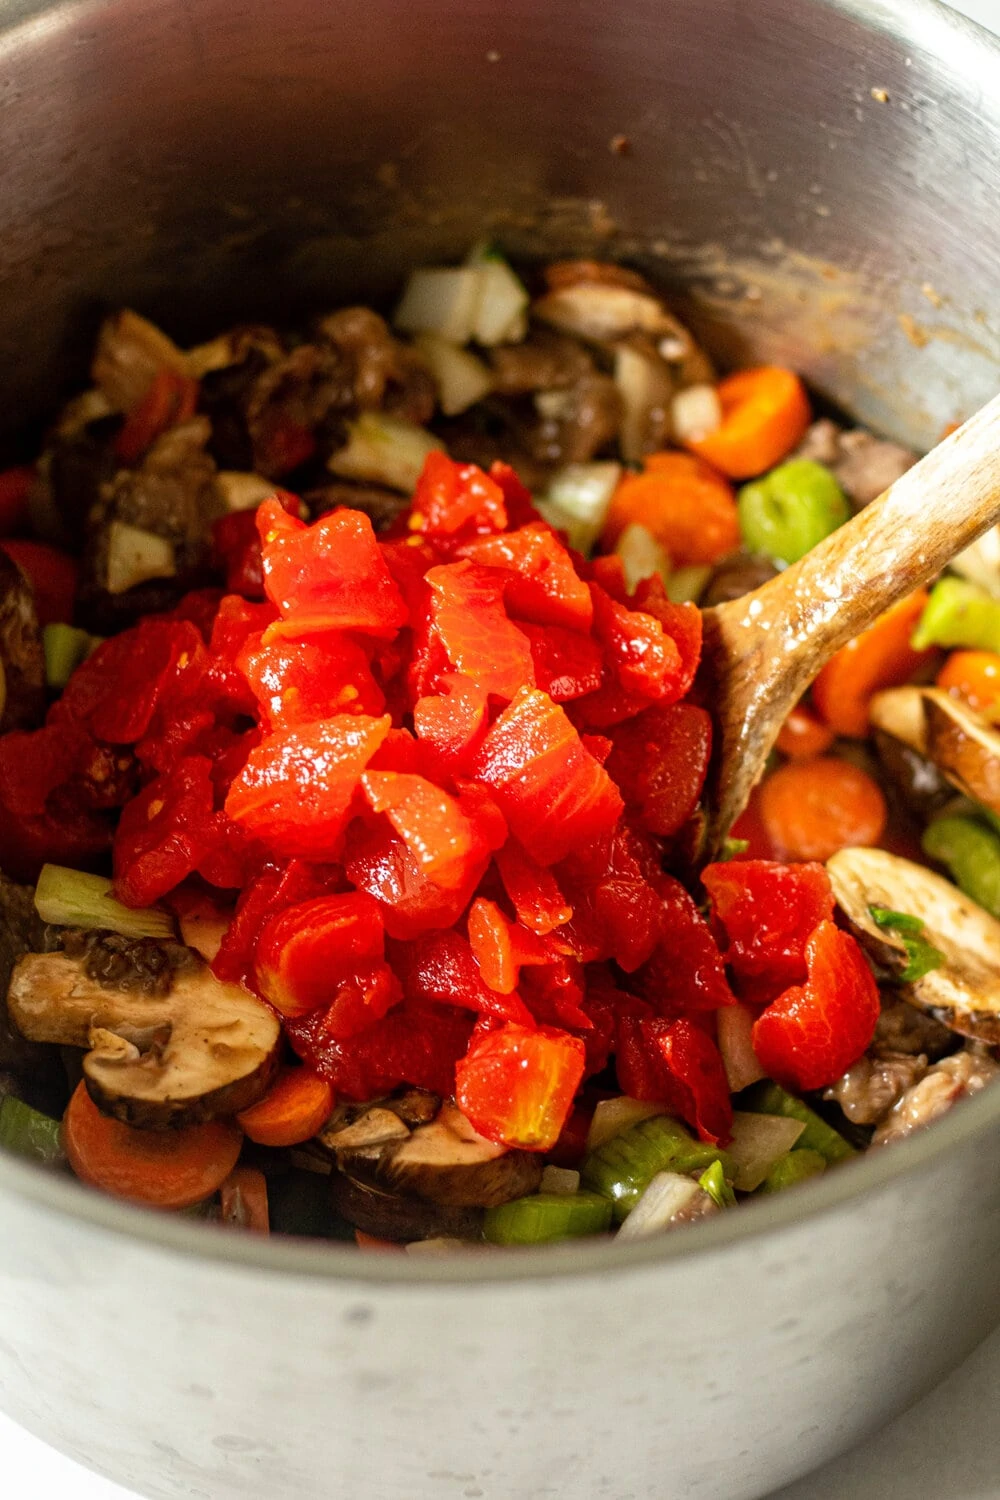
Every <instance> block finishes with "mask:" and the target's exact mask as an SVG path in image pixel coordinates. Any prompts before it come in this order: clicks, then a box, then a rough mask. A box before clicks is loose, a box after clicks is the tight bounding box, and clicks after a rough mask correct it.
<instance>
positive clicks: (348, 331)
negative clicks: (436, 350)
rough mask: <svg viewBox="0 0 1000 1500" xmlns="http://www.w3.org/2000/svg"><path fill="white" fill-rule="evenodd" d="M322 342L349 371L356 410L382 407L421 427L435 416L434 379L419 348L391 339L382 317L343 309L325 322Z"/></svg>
mask: <svg viewBox="0 0 1000 1500" xmlns="http://www.w3.org/2000/svg"><path fill="white" fill-rule="evenodd" d="M317 336H318V338H319V340H320V341H321V342H322V343H323V344H325V345H329V346H331V347H332V348H334V349H335V350H337V351H338V352H339V353H340V354H341V355H342V356H344V358H345V359H346V360H347V363H348V366H349V368H350V371H351V375H350V379H351V388H352V393H353V406H354V407H355V408H356V409H357V410H358V411H375V410H378V409H382V410H384V411H387V412H390V413H391V414H392V415H393V416H397V417H403V418H405V420H406V421H408V422H415V423H416V424H417V425H418V426H420V427H422V426H423V425H424V423H426V422H429V421H430V419H431V417H432V416H433V415H434V407H435V404H436V387H435V384H434V379H433V376H432V375H431V373H430V371H429V370H428V368H427V366H426V365H425V364H424V362H423V360H422V359H421V357H420V355H419V354H418V353H417V351H416V350H415V349H412V348H410V347H409V345H407V344H402V343H400V341H399V340H398V339H396V338H394V337H393V335H392V334H391V333H390V331H389V327H388V325H387V324H386V322H385V320H384V319H383V318H380V317H379V315H378V313H374V312H372V310H371V309H370V308H368V307H344V308H341V309H340V311H339V312H335V313H331V314H330V315H329V316H328V317H326V318H323V319H322V320H321V321H320V323H319V325H318V330H317Z"/></svg>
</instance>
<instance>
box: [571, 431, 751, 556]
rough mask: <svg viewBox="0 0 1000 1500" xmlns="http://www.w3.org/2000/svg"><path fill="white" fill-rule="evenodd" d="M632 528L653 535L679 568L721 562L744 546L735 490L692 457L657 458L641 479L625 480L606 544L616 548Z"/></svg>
mask: <svg viewBox="0 0 1000 1500" xmlns="http://www.w3.org/2000/svg"><path fill="white" fill-rule="evenodd" d="M633 523H637V524H638V525H640V526H645V528H646V530H647V531H651V532H652V534H653V536H654V537H655V538H656V540H657V541H658V542H659V544H660V546H661V547H663V548H665V549H666V551H667V553H668V555H669V557H670V561H671V562H672V563H673V564H674V566H675V567H680V568H686V567H689V566H691V565H693V564H698V563H714V562H717V561H718V559H719V558H720V557H725V556H726V554H727V553H728V552H732V551H734V549H735V548H737V547H738V546H739V544H740V523H739V518H738V516H737V513H736V501H735V499H734V497H733V491H732V486H731V485H730V484H729V483H728V481H727V480H725V479H723V477H722V475H721V474H717V473H716V472H715V470H714V469H712V468H711V467H710V466H709V465H708V464H706V463H703V462H702V460H701V459H700V458H696V457H695V456H694V455H693V454H691V453H653V454H650V456H649V458H647V460H646V466H645V469H644V470H643V472H642V473H641V474H626V476H625V478H624V479H623V480H622V481H621V483H620V484H619V486H618V488H617V489H616V490H615V493H614V495H613V496H612V497H611V506H610V508H609V510H608V517H607V520H606V522H605V524H604V532H603V535H602V537H601V540H602V541H603V543H604V544H605V546H607V547H613V546H614V544H615V542H616V541H617V540H618V538H619V536H620V535H621V533H622V532H623V531H624V530H625V527H626V526H630V525H632V524H633Z"/></svg>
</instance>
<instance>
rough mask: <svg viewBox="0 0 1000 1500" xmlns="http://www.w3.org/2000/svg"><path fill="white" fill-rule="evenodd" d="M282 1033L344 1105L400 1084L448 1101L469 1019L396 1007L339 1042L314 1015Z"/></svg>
mask: <svg viewBox="0 0 1000 1500" xmlns="http://www.w3.org/2000/svg"><path fill="white" fill-rule="evenodd" d="M285 1030H286V1033H287V1036H288V1040H289V1041H290V1042H291V1044H292V1047H293V1048H294V1050H295V1051H296V1052H297V1053H298V1055H299V1057H301V1058H302V1059H303V1061H304V1062H307V1063H308V1064H309V1065H310V1067H312V1068H313V1069H314V1071H315V1072H317V1073H318V1074H319V1075H320V1077H321V1078H325V1079H326V1080H327V1082H328V1083H330V1084H332V1085H333V1087H334V1089H335V1090H336V1092H337V1093H338V1094H340V1095H343V1096H344V1097H346V1098H348V1099H374V1098H376V1097H377V1096H378V1095H379V1094H385V1093H388V1092H389V1090H390V1089H394V1088H398V1087H399V1086H400V1085H401V1084H404V1083H405V1084H410V1085H411V1086H412V1087H414V1088H421V1089H429V1090H430V1091H431V1092H432V1093H435V1094H443V1095H448V1094H450V1093H452V1092H453V1090H454V1087H455V1064H456V1062H457V1061H458V1059H459V1058H460V1057H461V1056H462V1055H463V1053H464V1052H465V1050H466V1048H467V1046H468V1044H469V1035H470V1033H471V1031H472V1017H471V1016H470V1015H469V1013H468V1011H464V1010H460V1009H458V1007H457V1006H454V1005H423V1006H418V1005H412V1006H411V1005H401V1006H397V1007H395V1008H394V1009H392V1010H390V1011H389V1013H388V1014H387V1015H386V1016H384V1017H383V1018H382V1020H380V1021H376V1022H374V1024H373V1025H371V1026H369V1027H367V1028H366V1029H365V1030H364V1031H362V1032H359V1033H357V1034H356V1035H354V1036H352V1037H347V1038H340V1037H337V1036H335V1035H334V1034H333V1032H332V1031H331V1029H330V1027H329V1026H328V1025H327V1016H326V1012H325V1011H324V1010H322V1009H319V1010H314V1011H312V1012H311V1013H310V1014H309V1015H308V1016H303V1017H301V1018H300V1019H298V1020H294V1021H289V1022H288V1023H287V1024H286V1027H285Z"/></svg>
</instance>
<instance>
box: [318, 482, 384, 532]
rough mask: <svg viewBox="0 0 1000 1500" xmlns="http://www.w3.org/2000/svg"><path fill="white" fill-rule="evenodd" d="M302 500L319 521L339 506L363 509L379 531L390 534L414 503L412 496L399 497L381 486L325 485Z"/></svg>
mask: <svg viewBox="0 0 1000 1500" xmlns="http://www.w3.org/2000/svg"><path fill="white" fill-rule="evenodd" d="M302 499H303V500H304V501H305V502H306V504H307V505H308V507H309V514H310V515H311V516H312V517H313V519H314V520H315V519H316V517H317V516H322V515H325V514H326V512H327V511H329V510H336V509H337V508H338V506H341V505H343V506H347V507H348V508H349V509H350V510H363V511H364V513H365V515H366V516H370V517H371V523H372V525H373V526H374V528H375V530H376V531H387V530H388V528H389V527H390V526H391V525H392V524H393V522H395V521H398V520H399V517H400V516H401V515H402V514H403V512H404V511H405V510H407V509H408V507H409V504H410V497H409V496H408V495H399V494H397V493H396V492H395V491H394V490H384V489H382V488H380V486H379V485H377V484H347V483H346V482H345V483H344V484H324V485H322V486H321V487H320V488H319V489H315V490H307V491H306V493H305V494H304V495H303V496H302Z"/></svg>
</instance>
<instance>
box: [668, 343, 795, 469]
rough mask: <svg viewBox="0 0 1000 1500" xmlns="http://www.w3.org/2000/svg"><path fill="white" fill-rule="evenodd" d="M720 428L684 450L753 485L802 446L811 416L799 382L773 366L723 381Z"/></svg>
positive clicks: (741, 372) (720, 384) (731, 376)
mask: <svg viewBox="0 0 1000 1500" xmlns="http://www.w3.org/2000/svg"><path fill="white" fill-rule="evenodd" d="M717 390H718V396H719V402H720V404H721V406H722V422H721V423H720V425H719V426H718V427H717V428H716V429H715V431H714V432H709V433H706V434H705V436H704V437H699V438H691V439H690V440H689V441H688V442H686V443H685V444H684V446H685V448H690V449H691V451H692V452H693V453H698V454H700V455H701V457H702V458H705V459H707V460H708V462H709V463H710V464H713V465H714V466H715V468H717V469H721V470H722V472H723V474H728V475H729V477H730V479H752V478H753V477H754V476H755V475H757V474H763V473H764V471H765V469H771V468H773V467H774V465H775V464H776V463H778V462H780V460H781V459H783V458H785V457H786V455H787V454H789V453H791V451H792V449H793V448H794V447H795V446H796V445H797V444H798V443H799V442H801V440H802V438H803V436H804V435H805V430H806V428H807V427H808V426H809V422H810V420H811V418H812V413H811V412H810V410H809V398H808V396H807V395H806V392H805V387H804V386H803V384H802V382H801V380H800V379H799V377H798V376H797V375H796V374H794V372H793V371H791V370H785V369H782V368H781V367H780V366H777V365H759V366H758V367H757V368H756V369H753V370H740V371H738V372H737V373H736V374H735V375H728V376H727V377H726V379H725V380H722V381H720V382H719V385H718V387H717Z"/></svg>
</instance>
